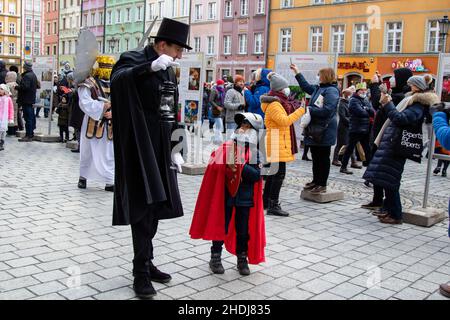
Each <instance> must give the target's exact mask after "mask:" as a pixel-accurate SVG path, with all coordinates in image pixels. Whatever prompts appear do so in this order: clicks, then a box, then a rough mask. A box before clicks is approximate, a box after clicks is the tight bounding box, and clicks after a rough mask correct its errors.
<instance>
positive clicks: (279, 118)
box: [260, 72, 306, 217]
mask: <svg viewBox="0 0 450 320" xmlns="http://www.w3.org/2000/svg"><path fill="white" fill-rule="evenodd" d="M267 78H268V79H269V81H270V91H269V93H268V94H266V95H263V96H261V98H260V99H261V109H262V111H263V112H264V113H265V118H264V123H265V125H266V129H267V132H266V157H267V162H269V163H270V169H269V175H268V177H267V179H266V184H265V186H264V194H263V201H264V208H266V209H267V214H268V215H275V216H282V217H287V216H289V213H287V212H286V211H284V210H282V209H281V206H280V201H279V196H280V190H281V186H282V185H283V180H284V177H285V176H286V162H291V161H294V160H295V156H294V155H295V154H296V153H297V152H298V148H297V142H296V141H297V139H296V137H295V130H294V123H295V122H296V121H298V120H299V119H300V118H301V117H302V116H303V115H304V114H305V112H306V109H305V106H301V107H300V108H298V109H295V106H294V105H295V101H294V100H293V99H291V97H290V89H289V82H288V81H287V80H286V79H285V78H284V77H283V76H281V75H279V74H277V73H275V72H271V73H269V74H268V75H267Z"/></svg>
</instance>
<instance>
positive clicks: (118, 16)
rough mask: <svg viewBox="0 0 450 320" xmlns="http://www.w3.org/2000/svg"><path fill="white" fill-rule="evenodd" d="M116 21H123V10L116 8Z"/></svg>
mask: <svg viewBox="0 0 450 320" xmlns="http://www.w3.org/2000/svg"><path fill="white" fill-rule="evenodd" d="M116 23H122V10H120V9H116Z"/></svg>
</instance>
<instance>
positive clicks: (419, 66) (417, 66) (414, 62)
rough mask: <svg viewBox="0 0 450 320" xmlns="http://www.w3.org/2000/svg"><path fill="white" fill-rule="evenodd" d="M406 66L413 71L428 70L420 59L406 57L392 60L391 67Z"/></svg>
mask: <svg viewBox="0 0 450 320" xmlns="http://www.w3.org/2000/svg"><path fill="white" fill-rule="evenodd" d="M398 68H408V69H410V70H411V71H413V72H428V71H429V70H428V69H427V68H426V67H425V66H424V65H423V61H422V59H406V60H405V61H402V60H395V61H393V62H392V69H398Z"/></svg>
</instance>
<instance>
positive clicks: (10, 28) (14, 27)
mask: <svg viewBox="0 0 450 320" xmlns="http://www.w3.org/2000/svg"><path fill="white" fill-rule="evenodd" d="M11 30H12V32H11ZM8 31H9V34H12V35H15V34H16V24H15V23H14V22H10V23H9V30H8Z"/></svg>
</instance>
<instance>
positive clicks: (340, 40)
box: [330, 24, 346, 53]
mask: <svg viewBox="0 0 450 320" xmlns="http://www.w3.org/2000/svg"><path fill="white" fill-rule="evenodd" d="M334 27H343V31H339V32H335V31H334ZM335 35H338V36H339V40H338V46H337V47H338V50H337V53H344V52H345V35H346V27H345V24H334V25H331V26H330V52H333V53H336V52H335V50H334V44H335V43H334V36H335ZM341 36H342V39H341ZM340 45H341V46H342V47H341V46H340ZM341 48H342V51H341V50H340V49H341Z"/></svg>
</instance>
